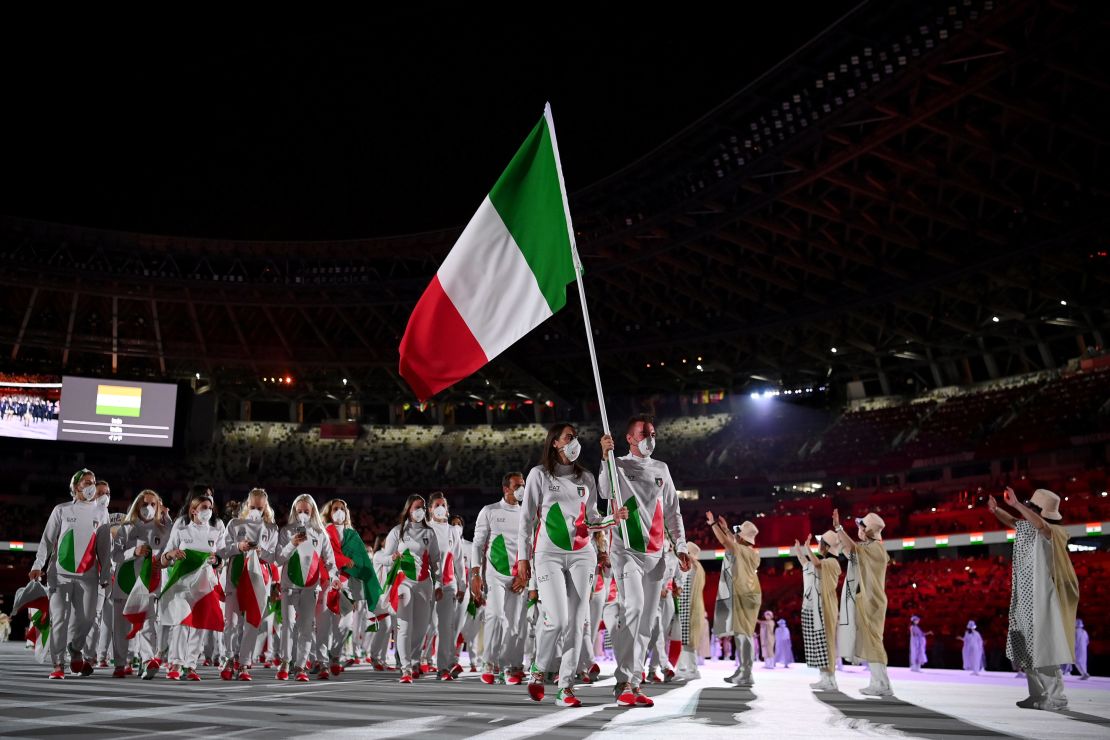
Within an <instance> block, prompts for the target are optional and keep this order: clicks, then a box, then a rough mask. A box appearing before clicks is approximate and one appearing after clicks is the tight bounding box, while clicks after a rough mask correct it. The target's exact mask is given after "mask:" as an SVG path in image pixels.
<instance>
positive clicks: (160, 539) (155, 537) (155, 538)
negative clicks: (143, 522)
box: [154, 535, 162, 545]
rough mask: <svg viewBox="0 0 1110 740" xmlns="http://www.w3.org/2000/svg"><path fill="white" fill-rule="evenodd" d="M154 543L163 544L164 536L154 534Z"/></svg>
mask: <svg viewBox="0 0 1110 740" xmlns="http://www.w3.org/2000/svg"><path fill="white" fill-rule="evenodd" d="M154 544H156V545H161V544H162V538H161V537H159V536H158V535H154Z"/></svg>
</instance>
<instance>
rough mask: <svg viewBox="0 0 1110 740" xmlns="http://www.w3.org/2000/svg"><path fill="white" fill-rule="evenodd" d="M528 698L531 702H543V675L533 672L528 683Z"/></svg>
mask: <svg viewBox="0 0 1110 740" xmlns="http://www.w3.org/2000/svg"><path fill="white" fill-rule="evenodd" d="M528 696H529V698H531V699H532V701H543V674H542V673H539V672H538V671H535V672H533V673H532V678H531V680H529V681H528Z"/></svg>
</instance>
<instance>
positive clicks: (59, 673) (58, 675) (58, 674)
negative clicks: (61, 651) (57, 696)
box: [50, 668, 66, 681]
mask: <svg viewBox="0 0 1110 740" xmlns="http://www.w3.org/2000/svg"><path fill="white" fill-rule="evenodd" d="M65 677H66V672H65V671H63V670H62V669H60V668H59V669H58V670H56V671H51V673H50V678H51V679H53V680H55V681H61V680H64V679H65Z"/></svg>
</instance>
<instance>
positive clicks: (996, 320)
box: [991, 316, 999, 324]
mask: <svg viewBox="0 0 1110 740" xmlns="http://www.w3.org/2000/svg"><path fill="white" fill-rule="evenodd" d="M991 321H993V322H994V323H996V324H997V323H998V322H999V318H998V317H997V316H991Z"/></svg>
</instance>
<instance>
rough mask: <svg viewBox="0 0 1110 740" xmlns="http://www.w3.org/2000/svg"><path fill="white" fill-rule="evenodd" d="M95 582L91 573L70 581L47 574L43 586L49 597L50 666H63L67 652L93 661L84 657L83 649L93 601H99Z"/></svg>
mask: <svg viewBox="0 0 1110 740" xmlns="http://www.w3.org/2000/svg"><path fill="white" fill-rule="evenodd" d="M96 579H97V573H96V572H95V571H90V572H87V573H84V574H83V575H80V576H72V577H70V576H64V575H60V574H57V573H51V574H50V577H49V584H48V586H47V593H48V594H49V595H50V637H49V640H48V642H47V651H48V652H49V653H50V662H51V663H53V664H54V665H61V664H62V663H64V662H65V657H66V649H67V648H69V650H70V652H72V653H73V654H74V657H76V656H77V655H83V656H84V657H85V658H86V659H88V658H91V657H95V656H92V655H89V654H86V653H85V646H86V641H87V640H88V637H89V632H90V631H91V630H92V627H93V622H94V621H95V620H96V601H97V599H98V598H99V597H100V585H99V584H98V583H97V580H96Z"/></svg>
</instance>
